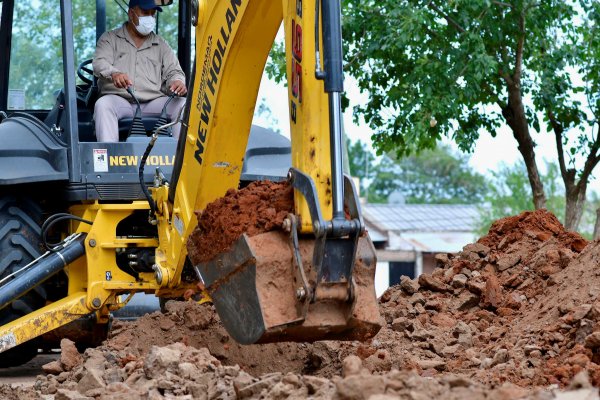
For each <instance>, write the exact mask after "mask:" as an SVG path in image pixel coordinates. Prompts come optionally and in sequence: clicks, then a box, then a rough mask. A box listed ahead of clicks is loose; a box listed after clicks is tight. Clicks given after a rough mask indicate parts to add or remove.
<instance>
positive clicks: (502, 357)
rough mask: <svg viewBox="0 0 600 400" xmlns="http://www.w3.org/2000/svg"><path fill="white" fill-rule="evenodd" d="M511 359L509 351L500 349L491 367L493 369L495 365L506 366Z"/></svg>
mask: <svg viewBox="0 0 600 400" xmlns="http://www.w3.org/2000/svg"><path fill="white" fill-rule="evenodd" d="M509 358H510V356H509V355H508V350H507V349H500V350H498V351H497V352H496V354H494V358H493V359H492V365H491V366H492V367H493V366H494V365H498V364H504V363H505V362H508V360H509Z"/></svg>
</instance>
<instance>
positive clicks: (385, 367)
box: [363, 349, 392, 372]
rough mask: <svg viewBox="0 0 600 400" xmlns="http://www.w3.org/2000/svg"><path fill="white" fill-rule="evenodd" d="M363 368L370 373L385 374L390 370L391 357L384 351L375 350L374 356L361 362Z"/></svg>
mask: <svg viewBox="0 0 600 400" xmlns="http://www.w3.org/2000/svg"><path fill="white" fill-rule="evenodd" d="M363 365H364V367H365V368H366V369H367V370H368V371H370V372H385V371H389V370H391V369H392V356H391V355H390V352H389V351H387V350H384V349H379V350H377V351H376V352H375V353H374V354H372V355H370V356H369V357H367V358H365V359H364V360H363Z"/></svg>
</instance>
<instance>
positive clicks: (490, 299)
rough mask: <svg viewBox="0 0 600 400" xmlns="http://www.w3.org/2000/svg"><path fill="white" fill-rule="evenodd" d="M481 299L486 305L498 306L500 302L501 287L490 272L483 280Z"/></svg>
mask: <svg viewBox="0 0 600 400" xmlns="http://www.w3.org/2000/svg"><path fill="white" fill-rule="evenodd" d="M482 297H483V298H482V301H483V303H484V304H485V305H486V306H491V307H493V308H498V307H499V306H500V304H501V302H502V288H501V287H500V283H499V282H498V278H497V277H496V275H494V274H490V275H489V276H488V277H487V279H486V281H485V288H484V290H483V296H482Z"/></svg>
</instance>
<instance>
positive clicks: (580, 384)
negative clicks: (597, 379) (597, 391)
mask: <svg viewBox="0 0 600 400" xmlns="http://www.w3.org/2000/svg"><path fill="white" fill-rule="evenodd" d="M591 388H592V384H591V383H590V377H589V375H588V372H587V371H586V370H583V371H579V373H577V374H576V375H575V376H574V377H573V379H572V380H571V383H569V389H571V390H573V389H591Z"/></svg>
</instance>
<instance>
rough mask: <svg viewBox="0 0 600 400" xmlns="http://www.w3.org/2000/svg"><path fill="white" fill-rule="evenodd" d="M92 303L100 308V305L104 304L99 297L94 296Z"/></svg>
mask: <svg viewBox="0 0 600 400" xmlns="http://www.w3.org/2000/svg"><path fill="white" fill-rule="evenodd" d="M92 305H93V306H94V307H96V308H100V306H101V305H102V302H101V301H100V299H99V298H97V297H96V298H94V300H92Z"/></svg>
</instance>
